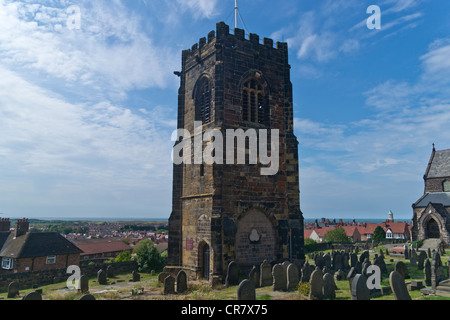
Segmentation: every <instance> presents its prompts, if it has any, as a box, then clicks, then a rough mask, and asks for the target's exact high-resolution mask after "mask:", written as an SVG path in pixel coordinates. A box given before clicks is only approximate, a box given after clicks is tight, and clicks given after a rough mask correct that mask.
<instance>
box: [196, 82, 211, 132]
mask: <svg viewBox="0 0 450 320" xmlns="http://www.w3.org/2000/svg"><path fill="white" fill-rule="evenodd" d="M194 101H195V121H201V122H202V123H203V124H206V123H209V122H211V85H210V83H209V80H208V78H207V77H202V78H201V79H200V80H198V82H197V84H196V86H195V91H194Z"/></svg>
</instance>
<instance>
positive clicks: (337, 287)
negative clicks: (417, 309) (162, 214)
mask: <svg viewBox="0 0 450 320" xmlns="http://www.w3.org/2000/svg"><path fill="white" fill-rule="evenodd" d="M449 259H450V249H444V248H439V249H438V250H420V249H419V250H417V249H416V250H412V249H408V250H406V251H405V253H396V252H395V250H392V251H390V250H388V249H387V248H386V247H382V246H380V247H374V248H372V249H367V248H363V249H356V250H352V249H351V250H326V251H321V252H312V253H308V254H307V255H306V261H305V262H304V264H303V265H301V264H299V265H296V264H295V263H289V262H287V261H285V262H284V263H282V264H274V263H272V264H271V263H269V262H268V261H265V262H263V263H262V264H261V266H259V268H256V267H254V268H253V269H252V270H251V271H250V272H246V271H243V270H240V269H239V267H238V266H237V264H236V263H234V262H231V263H230V264H229V266H228V270H227V279H226V282H225V283H224V284H222V285H216V286H215V287H211V285H210V283H209V282H207V281H203V280H192V279H188V277H187V276H186V274H185V273H184V272H183V271H181V272H179V273H178V274H177V275H172V274H169V273H166V272H162V273H159V274H158V273H154V272H153V273H152V274H148V273H138V272H133V273H129V272H127V273H119V274H109V275H108V274H107V273H106V272H105V271H103V270H99V272H98V274H97V276H96V277H91V278H87V277H84V278H83V277H82V279H81V280H80V289H79V290H74V289H69V288H67V283H66V282H59V283H54V284H51V285H46V286H42V287H35V288H33V289H27V288H24V289H22V288H20V283H11V285H10V287H9V290H8V292H4V293H0V300H27V299H31V300H80V299H95V300H342V301H344V300H410V299H411V300H450V286H448V282H449V281H448V279H449V263H448V261H449ZM370 265H378V266H379V267H380V270H381V279H380V285H381V287H380V289H372V290H369V289H368V288H367V286H364V285H365V284H366V281H367V279H368V278H369V277H370V274H365V273H366V271H367V269H368V267H369V266H370ZM19 282H20V280H19ZM361 288H362V289H361Z"/></svg>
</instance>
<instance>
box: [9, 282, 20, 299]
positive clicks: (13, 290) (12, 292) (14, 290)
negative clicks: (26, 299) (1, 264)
mask: <svg viewBox="0 0 450 320" xmlns="http://www.w3.org/2000/svg"><path fill="white" fill-rule="evenodd" d="M18 295H19V283H17V282H15V281H13V282H11V283H10V284H9V285H8V296H7V297H8V299H11V298H15V297H17V296H18Z"/></svg>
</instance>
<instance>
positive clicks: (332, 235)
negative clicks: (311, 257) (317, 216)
mask: <svg viewBox="0 0 450 320" xmlns="http://www.w3.org/2000/svg"><path fill="white" fill-rule="evenodd" d="M323 239H324V241H325V242H343V243H349V242H351V241H350V239H349V238H348V236H347V234H346V233H345V230H344V228H342V227H337V228H334V229H333V230H329V231H327V233H325V235H324V237H323Z"/></svg>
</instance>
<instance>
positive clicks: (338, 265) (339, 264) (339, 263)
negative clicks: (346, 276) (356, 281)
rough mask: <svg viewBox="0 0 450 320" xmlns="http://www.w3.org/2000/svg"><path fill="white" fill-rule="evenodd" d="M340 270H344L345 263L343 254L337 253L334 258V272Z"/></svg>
mask: <svg viewBox="0 0 450 320" xmlns="http://www.w3.org/2000/svg"><path fill="white" fill-rule="evenodd" d="M339 269H344V261H343V256H342V253H341V252H339V251H337V252H335V253H334V256H333V270H335V271H337V270H339Z"/></svg>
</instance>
